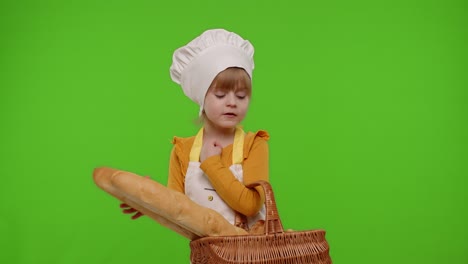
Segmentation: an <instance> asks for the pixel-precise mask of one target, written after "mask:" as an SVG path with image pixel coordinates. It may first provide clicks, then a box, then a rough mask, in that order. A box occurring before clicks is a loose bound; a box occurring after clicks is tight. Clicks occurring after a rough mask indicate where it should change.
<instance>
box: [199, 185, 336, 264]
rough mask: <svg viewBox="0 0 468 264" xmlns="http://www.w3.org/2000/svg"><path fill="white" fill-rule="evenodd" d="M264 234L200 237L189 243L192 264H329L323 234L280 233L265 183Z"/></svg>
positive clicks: (315, 232) (277, 216)
mask: <svg viewBox="0 0 468 264" xmlns="http://www.w3.org/2000/svg"><path fill="white" fill-rule="evenodd" d="M257 185H261V186H262V187H263V189H264V190H265V207H266V219H265V234H263V235H243V236H220V237H203V238H199V239H196V240H193V241H191V242H190V249H191V254H190V260H191V263H192V264H202V263H203V264H223V263H265V264H266V263H271V264H273V263H278V264H280V263H281V264H287V263H291V264H292V263H294V264H299V263H314V264H331V263H332V261H331V258H330V255H329V246H328V242H327V241H326V239H325V231H324V230H320V229H318V230H309V231H286V232H284V231H283V225H282V224H281V220H280V218H279V215H278V210H277V208H276V202H275V198H274V196H273V190H272V188H271V186H270V184H269V183H268V182H266V181H259V182H255V183H253V184H251V185H249V186H247V187H249V188H252V187H255V186H257Z"/></svg>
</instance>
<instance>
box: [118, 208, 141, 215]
mask: <svg viewBox="0 0 468 264" xmlns="http://www.w3.org/2000/svg"><path fill="white" fill-rule="evenodd" d="M122 212H123V213H124V214H133V213H135V212H138V210H136V209H134V208H129V209H124V210H122Z"/></svg>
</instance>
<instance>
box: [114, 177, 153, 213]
mask: <svg viewBox="0 0 468 264" xmlns="http://www.w3.org/2000/svg"><path fill="white" fill-rule="evenodd" d="M145 178H149V176H145ZM120 208H122V209H123V210H122V213H124V214H133V213H135V214H134V215H132V217H131V218H132V220H135V219H138V218H140V217H141V216H143V215H144V214H143V213H142V212H140V211H138V210H137V209H135V208H133V207H131V206H130V205H128V204H126V203H121V204H120Z"/></svg>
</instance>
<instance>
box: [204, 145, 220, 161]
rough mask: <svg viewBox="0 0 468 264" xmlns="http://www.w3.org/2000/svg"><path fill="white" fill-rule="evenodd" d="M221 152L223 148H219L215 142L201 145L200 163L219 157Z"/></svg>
mask: <svg viewBox="0 0 468 264" xmlns="http://www.w3.org/2000/svg"><path fill="white" fill-rule="evenodd" d="M222 150H223V148H222V147H221V144H219V143H218V142H217V141H216V140H215V141H213V142H212V143H207V144H203V147H202V150H201V153H200V161H201V162H203V161H204V160H206V159H207V158H209V157H211V156H214V155H220V154H221V151H222Z"/></svg>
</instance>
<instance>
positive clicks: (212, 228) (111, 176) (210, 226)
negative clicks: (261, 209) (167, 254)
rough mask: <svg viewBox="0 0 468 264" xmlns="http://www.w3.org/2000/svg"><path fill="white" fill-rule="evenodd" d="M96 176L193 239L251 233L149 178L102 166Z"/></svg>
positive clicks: (110, 190) (126, 200) (114, 192)
mask: <svg viewBox="0 0 468 264" xmlns="http://www.w3.org/2000/svg"><path fill="white" fill-rule="evenodd" d="M93 179H94V182H95V183H96V185H97V186H98V187H99V188H101V189H102V190H104V191H105V192H107V193H109V194H110V195H112V196H114V197H115V198H117V199H119V200H120V201H122V202H124V203H126V204H128V205H129V206H131V207H133V208H135V209H136V210H138V211H140V212H141V213H143V214H145V215H147V216H148V217H150V218H151V219H153V220H155V221H156V222H158V223H159V224H161V225H162V226H165V227H167V228H169V229H172V230H173V231H175V232H177V233H179V234H180V235H182V236H184V237H186V238H188V239H190V240H194V239H197V238H200V237H206V236H232V235H246V234H247V231H245V230H244V229H242V228H239V227H236V226H234V225H232V224H230V223H229V222H228V221H227V220H226V219H225V218H224V217H223V216H222V215H220V214H219V213H218V212H216V211H214V210H212V209H210V208H206V207H203V206H200V205H198V204H197V203H195V202H193V201H192V200H190V198H188V197H187V196H186V195H185V194H183V193H180V192H177V191H174V190H172V189H169V188H167V187H165V186H163V185H162V184H160V183H158V182H156V181H154V180H151V179H149V178H145V177H141V176H139V175H137V174H134V173H131V172H126V171H122V170H117V169H113V168H107V167H101V168H96V169H95V170H94V172H93Z"/></svg>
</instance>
